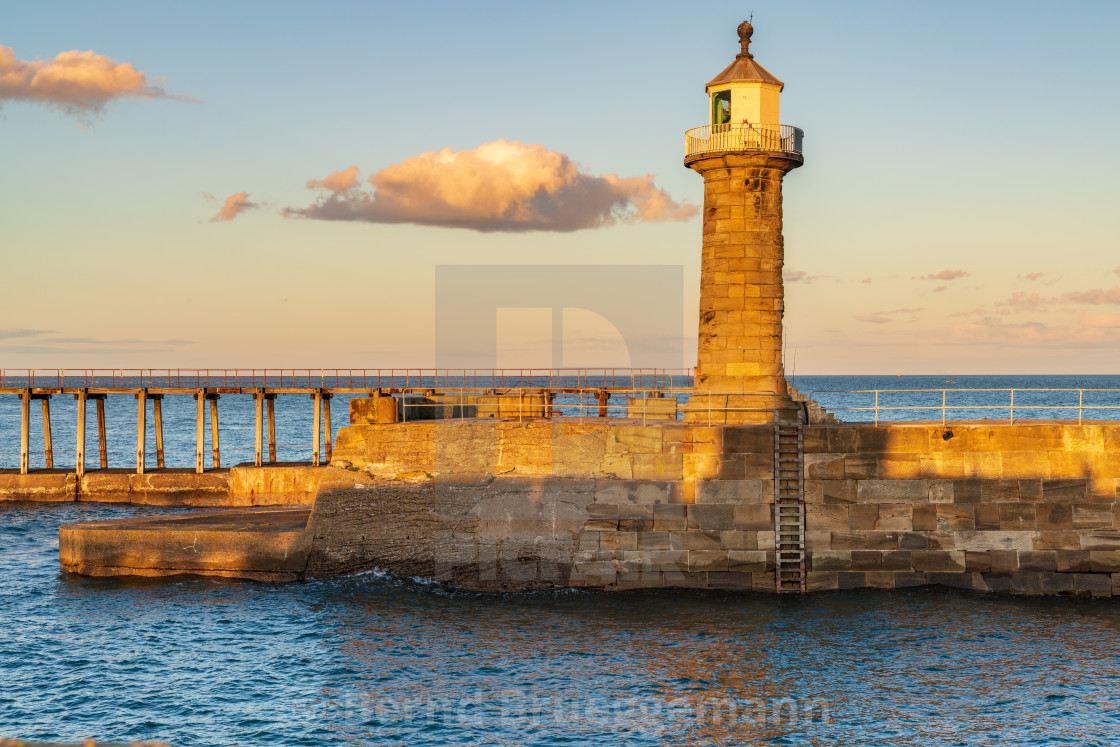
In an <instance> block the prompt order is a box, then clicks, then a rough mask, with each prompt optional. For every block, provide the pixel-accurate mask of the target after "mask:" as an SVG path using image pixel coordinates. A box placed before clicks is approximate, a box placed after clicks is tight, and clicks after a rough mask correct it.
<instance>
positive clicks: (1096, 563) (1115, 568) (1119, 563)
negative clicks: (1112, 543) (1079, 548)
mask: <svg viewBox="0 0 1120 747" xmlns="http://www.w3.org/2000/svg"><path fill="white" fill-rule="evenodd" d="M1089 568H1090V570H1092V571H1093V572H1094V573H1117V572H1120V550H1090V551H1089Z"/></svg>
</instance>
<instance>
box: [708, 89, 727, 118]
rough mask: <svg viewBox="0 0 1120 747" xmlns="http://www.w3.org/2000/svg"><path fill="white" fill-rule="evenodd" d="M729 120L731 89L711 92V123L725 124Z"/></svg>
mask: <svg viewBox="0 0 1120 747" xmlns="http://www.w3.org/2000/svg"><path fill="white" fill-rule="evenodd" d="M730 121H731V91H720V92H719V93H714V94H712V124H717V125H721V124H727V123H728V122H730Z"/></svg>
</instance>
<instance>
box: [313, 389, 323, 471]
mask: <svg viewBox="0 0 1120 747" xmlns="http://www.w3.org/2000/svg"><path fill="white" fill-rule="evenodd" d="M311 400H312V402H313V403H314V409H315V423H314V425H313V426H312V428H311V448H312V449H313V450H314V451H313V452H312V454H311V466H312V467H318V466H319V440H320V439H319V428H320V423H319V418H320V417H322V408H323V395H322V392H321V391H316V392H314V393H313V394H312V395H311Z"/></svg>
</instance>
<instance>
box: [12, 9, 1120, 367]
mask: <svg viewBox="0 0 1120 747" xmlns="http://www.w3.org/2000/svg"><path fill="white" fill-rule="evenodd" d="M752 12H753V22H754V26H755V34H754V39H753V43H752V47H751V50H752V52H754V54H755V59H756V60H757V61H758V62H759V63H761V64H762V65H763V66H765V67H766V68H767V69H768V70H769V71H770V72H772V73H773V74H775V75H776V76H778V77H779V78H781V79H782V80H783V81H784V82H785V84H786V87H785V91H784V92H783V94H782V119H783V121H784V122H785V123H788V124H792V125H795V126H798V127H801V128H803V129H804V130H805V133H806V134H805V146H804V147H805V165H804V166H803V167H802V168H800V169H797V170H796V171H794V172H792V173H791V174H790V175H789V176H788V177H787V179H786V182H785V190H784V207H785V222H784V234H785V246H786V341H785V345H786V368H787V372H791V371H792V372H795V373H797V374H858V373H887V374H890V373H902V374H906V373H914V374H941V373H945V374H970V373H971V374H983V373H991V374H997V373H1020V374H1045V373H1053V374H1058V373H1077V374H1094V373H1097V374H1116V373H1120V210H1118V209H1117V201H1118V198H1120V176H1118V174H1120V139H1118V138H1117V137H1116V136H1115V134H1114V133H1115V129H1116V125H1115V123H1116V122H1117V121H1118V119H1120V96H1117V94H1116V92H1117V90H1120V86H1118V82H1120V81H1118V78H1120V46H1118V45H1116V43H1115V36H1116V33H1117V29H1118V28H1120V4H1117V3H1113V2H1103V1H1101V2H1070V3H1064V4H1054V3H1045V4H1044V3H1035V2H1023V1H1017V2H996V1H992V2H983V3H977V2H939V3H899V2H895V1H893V0H892V1H889V2H835V1H833V0H830V1H820V2H810V1H805V0H782V1H781V2H761V1H760V2H755V3H754V4H753V5H751V4H742V3H732V2H721V1H715V2H707V3H703V4H701V5H696V4H692V5H687V6H686V5H684V4H681V3H679V2H650V1H648V0H647V1H643V2H628V1H618V0H616V1H613V2H610V3H602V2H596V3H592V2H581V1H579V0H573V1H572V2H567V3H563V4H546V3H525V2H508V3H498V2H472V3H450V2H449V3H436V2H429V3H384V2H354V3H343V2H321V3H315V4H307V3H288V2H275V1H272V2H239V3H209V2H196V3H187V4H175V5H172V4H162V3H161V4H154V3H140V2H130V3H124V2H108V1H107V2H104V3H96V4H91V3H78V2H74V3H66V2H51V3H18V4H11V5H9V6H8V7H6V8H5V14H4V15H5V18H4V23H3V25H2V26H0V368H26V367H38V368H58V367H68V368H121V367H129V368H132V367H144V368H148V367H152V368H165V367H183V368H189V367H212V368H217V367H257V368H260V367H293V366H296V367H310V368H320V367H326V368H338V367H342V368H393V367H396V368H400V367H406V366H407V367H430V366H432V365H434V364H435V362H436V361H437V360H440V361H442V362H443V363H447V362H448V359H447V358H446V356H443V357H442V358H441V356H440V354H439V351H437V350H436V349H435V347H436V339H437V333H436V329H435V326H436V320H437V317H438V316H439V314H438V309H439V307H440V303H441V299H439V298H437V294H436V276H437V268H441V267H447V266H460V265H488V266H495V265H496V266H503V267H506V268H508V267H511V266H520V265H548V266H570V268H571V270H570V271H569V272H561V273H558V274H557V275H556V281H555V284H556V285H557V286H558V287H559V288H561V289H562V288H563V287H564V285H563V284H564V283H569V284H571V283H578V282H579V279H578V278H579V277H580V276H581V273H582V274H585V275H586V274H594V273H596V270H595V268H596V267H597V266H600V265H609V266H611V267H617V266H627V265H638V266H642V267H650V266H655V267H673V268H679V273H678V276H680V277H683V285H684V288H683V302H681V301H680V300H679V299H680V296H681V294H680V293H679V292H677V293H673V292H669V293H666V294H658V293H656V292H644V293H643V292H639V291H637V290H635V289H634V288H631V287H629V286H627V287H626V288H624V290H622V291H620V292H622V293H630V294H633V296H634V302H635V303H644V304H658V303H662V302H664V303H677V304H678V305H679V306H680V308H681V312H680V317H681V321H680V325H679V328H678V329H666V330H658V332H659V333H660V334H661V339H668V338H672V339H673V340H674V341H675V342H676V343H677V344H666V345H664V348H663V350H664V351H672V352H671V353H669V354H665V355H662V356H661V359H660V360H659V361H658V362H659V363H660V364H662V365H666V366H672V365H674V364H675V363H676V362H677V359H679V364H678V365H680V366H691V365H693V364H694V360H695V345H696V339H695V337H696V327H697V320H696V308H697V299H698V284H699V261H700V244H701V221H700V218H699V217H698V215H697V210H696V206H697V205H699V204H700V203H702V200H703V183H702V180H701V178H700V177H699V175H697V174H696V173H694V172H692V171H690V170H689V169H687V168H685V167H684V166H683V156H684V142H683V141H684V138H683V134H684V132H685V130H687V129H688V128H690V127H694V126H698V125H702V124H705V123H706V118H707V107H708V103H707V97H706V95H705V93H704V84H705V83H706V82H707V81H708V80H710V79H711V78H713V77H714V76H715V75H716V74H717V73H719V72H720V71H721V70H722V69H723V68H724V67H725V66H727V65H728V64H729V63H730V62H731V61H732V59H733V58H734V55H735V54H736V52H737V51H738V40H737V37H736V33H735V28H736V26H737V25H738V24H739V22H740V21H742V20H744V18H745V17H746V16H747V15H749V14H750V13H752ZM636 272H637V270H636ZM623 285H625V283H622V284H621V285H620V287H622V286H623ZM550 291H551V293H550V300H549V301H548V302H547V303H544V302H542V303H541V306H542V307H543V308H535V307H530V308H525V310H524V312H520V311H518V310H517V309H516V308H512V309H511V308H506V307H501V306H500V304H501V303H502V302H501V300H500V299H499V300H498V301H496V303H497V304H498V305H499V306H500V308H502V312H501V313H499V314H498V315H497V318H498V323H499V325H502V326H501V327H500V329H499V330H498V335H497V338H498V340H499V341H501V342H500V343H499V350H498V351H497V352H496V354H495V355H496V357H495V365H503V366H517V365H542V364H543V365H549V363H551V362H552V356H553V355H555V350H556V348H555V346H552V345H551V344H550V342H551V335H552V334H553V331H554V329H562V331H561V333H560V334H563V336H564V347H563V352H562V356H563V360H562V363H563V365H569V366H570V365H588V366H590V365H626V364H627V363H635V364H637V363H644V362H645V361H647V360H648V359H649V358H650V356H651V355H653V357H656V355H654V353H656V352H657V351H653V352H652V353H651V351H650V350H649V348H650V346H651V345H656V343H655V342H654V340H655V339H656V335H651V336H650V339H649V340H645V341H640V340H629V341H628V346H627V343H626V342H625V341H623V340H622V338H621V337H620V336H619V333H618V331H617V330H616V329H614V328H613V327H611V325H610V324H608V323H606V322H604V321H603V320H602V318H600V317H597V316H596V315H595V314H594V313H590V312H588V311H587V310H586V309H581V308H580V307H576V306H573V307H571V308H566V307H565V303H564V301H563V299H562V298H561V300H560V301H557V300H556V292H557V288H551V289H550ZM647 291H648V289H647ZM487 292H492V290H490V291H487ZM662 298H664V299H669V300H665V301H662V300H661V299H662ZM673 299H676V300H673ZM442 302H443V303H444V304H445V306H446V303H447V299H446V298H444V299H442ZM519 303H523V301H522V302H519ZM573 303H574V302H573ZM512 306H515V304H511V307H512ZM518 308H520V307H518ZM556 314H561V315H562V318H563V319H564V325H556V324H554V323H553V322H554V320H553V316H554V315H556ZM542 340H543V342H542ZM643 345H645V348H642V346H643ZM639 349H641V350H642V352H641V353H640V354H639ZM681 350H683V351H684V352H683V353H681V352H680V351H681ZM666 355H667V356H668V358H669V360H665V358H666Z"/></svg>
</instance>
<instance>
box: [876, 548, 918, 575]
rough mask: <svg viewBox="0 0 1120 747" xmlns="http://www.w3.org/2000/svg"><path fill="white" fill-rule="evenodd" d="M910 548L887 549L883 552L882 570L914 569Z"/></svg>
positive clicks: (905, 570) (908, 570)
mask: <svg viewBox="0 0 1120 747" xmlns="http://www.w3.org/2000/svg"><path fill="white" fill-rule="evenodd" d="M911 556H912V553H911V551H910V550H889V551H887V552H884V553H883V570H884V571H904V572H910V571H913V570H914V563H913V559H912V557H911Z"/></svg>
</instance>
